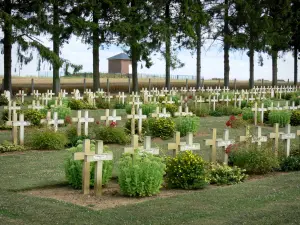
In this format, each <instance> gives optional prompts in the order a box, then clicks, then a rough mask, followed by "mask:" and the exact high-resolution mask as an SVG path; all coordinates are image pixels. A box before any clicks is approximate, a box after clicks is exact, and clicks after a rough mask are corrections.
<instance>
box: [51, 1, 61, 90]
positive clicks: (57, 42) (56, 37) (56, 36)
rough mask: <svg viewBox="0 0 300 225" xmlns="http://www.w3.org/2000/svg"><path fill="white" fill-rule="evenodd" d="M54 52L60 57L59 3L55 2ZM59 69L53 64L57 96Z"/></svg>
mask: <svg viewBox="0 0 300 225" xmlns="http://www.w3.org/2000/svg"><path fill="white" fill-rule="evenodd" d="M53 28H54V29H53V34H52V35H53V36H52V39H53V52H54V54H56V55H57V57H59V45H60V40H59V30H58V28H59V9H58V2H57V1H55V2H54V3H53ZM59 68H60V66H59V65H57V64H56V63H53V87H52V88H53V93H55V95H58V93H59V91H60V78H59Z"/></svg>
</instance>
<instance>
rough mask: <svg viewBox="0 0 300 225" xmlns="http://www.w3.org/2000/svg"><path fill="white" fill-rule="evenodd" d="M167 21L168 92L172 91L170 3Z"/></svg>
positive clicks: (167, 9)
mask: <svg viewBox="0 0 300 225" xmlns="http://www.w3.org/2000/svg"><path fill="white" fill-rule="evenodd" d="M165 21H166V26H167V30H166V52H165V60H166V88H167V89H168V90H170V89H171V80H170V77H171V35H170V2H169V1H168V2H167V3H166V9H165Z"/></svg>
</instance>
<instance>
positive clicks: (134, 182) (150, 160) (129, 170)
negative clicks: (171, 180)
mask: <svg viewBox="0 0 300 225" xmlns="http://www.w3.org/2000/svg"><path fill="white" fill-rule="evenodd" d="M164 173H165V164H164V163H163V160H162V159H161V158H159V157H157V156H153V155H151V154H147V153H143V154H139V152H136V153H135V154H133V155H130V154H123V155H122V157H121V159H120V161H119V163H118V183H119V185H120V189H121V192H122V194H123V195H126V196H131V197H144V196H152V195H155V194H157V193H159V190H160V188H161V186H162V183H163V175H164Z"/></svg>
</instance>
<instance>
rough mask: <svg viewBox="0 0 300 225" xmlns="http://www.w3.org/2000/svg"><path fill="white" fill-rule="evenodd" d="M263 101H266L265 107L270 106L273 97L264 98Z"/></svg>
mask: <svg viewBox="0 0 300 225" xmlns="http://www.w3.org/2000/svg"><path fill="white" fill-rule="evenodd" d="M262 102H263V103H264V107H265V108H268V107H271V105H272V102H273V101H272V100H271V99H264V100H263V101H262Z"/></svg>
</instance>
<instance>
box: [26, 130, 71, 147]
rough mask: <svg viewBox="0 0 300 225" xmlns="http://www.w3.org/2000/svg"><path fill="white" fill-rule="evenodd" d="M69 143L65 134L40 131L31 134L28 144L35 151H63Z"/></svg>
mask: <svg viewBox="0 0 300 225" xmlns="http://www.w3.org/2000/svg"><path fill="white" fill-rule="evenodd" d="M67 143H68V139H67V136H66V134H65V133H62V132H54V131H53V130H51V129H38V130H35V131H32V132H31V134H30V136H29V140H28V143H27V144H28V145H29V146H30V147H31V148H32V149H35V150H61V149H64V147H65V146H66V145H67Z"/></svg>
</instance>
